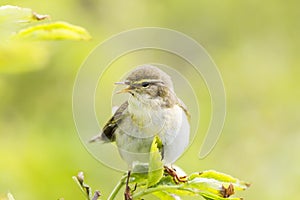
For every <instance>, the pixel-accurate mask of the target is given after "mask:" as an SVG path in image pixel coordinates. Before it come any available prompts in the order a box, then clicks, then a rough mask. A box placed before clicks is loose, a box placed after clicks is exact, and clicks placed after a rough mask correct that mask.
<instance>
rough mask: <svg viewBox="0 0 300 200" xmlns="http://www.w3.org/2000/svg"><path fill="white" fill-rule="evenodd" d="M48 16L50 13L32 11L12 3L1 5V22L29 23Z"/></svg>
mask: <svg viewBox="0 0 300 200" xmlns="http://www.w3.org/2000/svg"><path fill="white" fill-rule="evenodd" d="M47 18H49V15H41V14H38V13H36V12H34V11H32V10H31V9H30V8H21V7H18V6H11V5H5V6H0V24H7V23H24V22H27V23H28V22H32V21H39V20H43V19H47Z"/></svg>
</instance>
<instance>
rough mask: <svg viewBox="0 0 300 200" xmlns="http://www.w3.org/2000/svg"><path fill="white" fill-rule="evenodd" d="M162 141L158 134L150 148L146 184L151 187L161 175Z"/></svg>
mask: <svg viewBox="0 0 300 200" xmlns="http://www.w3.org/2000/svg"><path fill="white" fill-rule="evenodd" d="M161 148H162V142H161V140H160V139H159V137H158V136H155V137H154V139H153V142H152V145H151V149H150V162H149V170H148V183H147V186H148V187H151V186H153V185H155V184H156V183H158V182H159V181H160V179H161V178H162V176H163V173H164V170H163V163H162V157H161V152H160V150H161Z"/></svg>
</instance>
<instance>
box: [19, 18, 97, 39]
mask: <svg viewBox="0 0 300 200" xmlns="http://www.w3.org/2000/svg"><path fill="white" fill-rule="evenodd" d="M13 39H34V40H90V39H91V36H90V34H89V33H88V32H87V31H86V30H85V29H84V28H82V27H80V26H75V25H72V24H69V23H67V22H52V23H46V24H39V25H35V26H31V27H29V28H25V29H22V30H20V31H19V32H18V33H17V34H16V35H14V36H13Z"/></svg>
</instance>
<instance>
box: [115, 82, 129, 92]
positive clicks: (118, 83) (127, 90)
mask: <svg viewBox="0 0 300 200" xmlns="http://www.w3.org/2000/svg"><path fill="white" fill-rule="evenodd" d="M115 84H116V85H128V82H116V83H115ZM131 89H132V88H131V87H130V86H129V87H127V88H124V89H122V90H119V91H117V92H116V94H122V93H127V92H130V90H131Z"/></svg>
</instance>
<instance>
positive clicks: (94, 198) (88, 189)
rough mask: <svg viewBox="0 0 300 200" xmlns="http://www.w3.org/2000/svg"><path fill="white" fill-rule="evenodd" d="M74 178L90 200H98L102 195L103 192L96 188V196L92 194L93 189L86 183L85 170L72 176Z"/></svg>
mask: <svg viewBox="0 0 300 200" xmlns="http://www.w3.org/2000/svg"><path fill="white" fill-rule="evenodd" d="M72 178H73V180H74V181H75V182H76V183H77V184H78V185H79V187H80V189H81V191H82V192H83V193H84V194H85V195H86V197H87V199H88V200H97V199H99V197H100V196H101V193H100V192H99V191H98V190H96V191H95V193H94V196H92V189H91V187H90V186H89V185H87V184H85V183H84V175H83V172H79V173H78V174H77V176H73V177H72Z"/></svg>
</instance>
